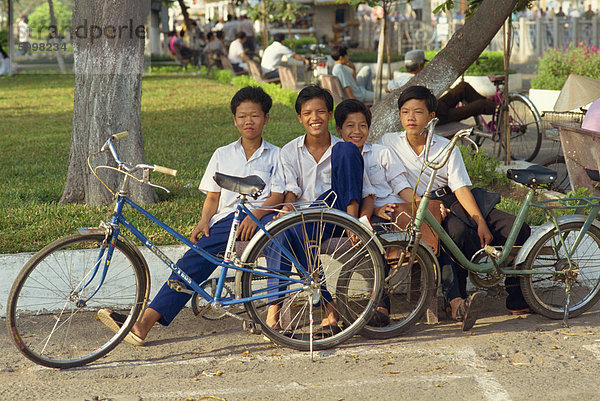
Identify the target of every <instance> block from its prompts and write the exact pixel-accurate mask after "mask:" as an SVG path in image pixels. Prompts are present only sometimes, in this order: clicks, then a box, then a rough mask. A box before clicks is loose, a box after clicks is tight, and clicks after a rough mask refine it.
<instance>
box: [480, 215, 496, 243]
mask: <svg viewBox="0 0 600 401" xmlns="http://www.w3.org/2000/svg"><path fill="white" fill-rule="evenodd" d="M477 235H478V236H479V242H480V245H481V247H482V248H483V247H484V246H486V245H489V244H490V243H491V242H492V240H493V239H494V236H493V235H492V233H491V231H490V229H489V228H488V226H487V223H486V222H485V220H483V221H481V222H477Z"/></svg>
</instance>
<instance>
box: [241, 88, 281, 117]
mask: <svg viewBox="0 0 600 401" xmlns="http://www.w3.org/2000/svg"><path fill="white" fill-rule="evenodd" d="M242 102H253V103H258V104H260V107H261V108H262V111H263V113H265V114H268V113H269V111H270V110H271V106H272V105H273V100H272V99H271V96H269V95H268V94H267V93H266V92H265V91H264V90H263V89H262V88H261V87H260V86H246V87H244V88H242V89H240V90H239V91H237V93H236V94H235V95H233V97H232V98H231V113H233V115H235V112H236V111H237V108H238V106H239V105H240V104H241V103H242Z"/></svg>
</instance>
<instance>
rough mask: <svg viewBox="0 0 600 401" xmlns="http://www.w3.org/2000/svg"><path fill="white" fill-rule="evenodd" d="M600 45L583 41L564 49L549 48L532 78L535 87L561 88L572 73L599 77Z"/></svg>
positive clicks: (532, 84) (532, 85)
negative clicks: (590, 44) (595, 45)
mask: <svg viewBox="0 0 600 401" xmlns="http://www.w3.org/2000/svg"><path fill="white" fill-rule="evenodd" d="M598 71H600V47H593V46H586V45H585V44H583V43H580V44H579V45H577V46H575V45H573V44H570V45H569V46H567V47H564V48H562V49H548V50H546V52H545V53H544V55H543V56H542V57H541V58H540V59H539V64H538V75H537V77H535V78H533V79H532V80H531V87H532V88H535V89H550V90H560V89H561V88H562V87H563V85H564V84H565V81H566V80H567V78H568V77H569V75H570V74H578V75H583V76H586V77H590V78H594V79H596V78H598Z"/></svg>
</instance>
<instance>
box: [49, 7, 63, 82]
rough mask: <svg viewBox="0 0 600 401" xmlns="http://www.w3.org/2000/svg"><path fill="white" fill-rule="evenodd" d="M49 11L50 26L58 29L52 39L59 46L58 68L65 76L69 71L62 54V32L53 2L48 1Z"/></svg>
mask: <svg viewBox="0 0 600 401" xmlns="http://www.w3.org/2000/svg"><path fill="white" fill-rule="evenodd" d="M48 10H49V13H50V25H51V26H55V27H56V33H55V35H54V38H52V42H53V43H54V44H56V45H57V46H58V49H57V50H56V61H58V68H59V69H60V72H61V73H63V74H65V73H66V72H67V69H66V68H65V59H64V57H63V55H62V53H61V52H60V51H61V48H60V32H59V30H58V24H57V23H56V16H55V15H54V3H53V1H52V0H48Z"/></svg>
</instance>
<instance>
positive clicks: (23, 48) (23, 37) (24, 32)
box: [15, 16, 31, 56]
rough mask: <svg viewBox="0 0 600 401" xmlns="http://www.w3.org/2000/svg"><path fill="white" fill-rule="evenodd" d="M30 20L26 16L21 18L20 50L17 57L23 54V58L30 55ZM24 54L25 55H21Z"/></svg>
mask: <svg viewBox="0 0 600 401" xmlns="http://www.w3.org/2000/svg"><path fill="white" fill-rule="evenodd" d="M28 22H29V19H28V18H27V17H26V16H23V17H21V20H20V21H19V26H18V28H19V49H18V50H17V54H15V56H19V55H20V54H22V55H23V56H25V55H27V54H28V53H29V46H30V44H29V37H30V36H31V28H30V27H29V25H28ZM21 52H23V53H21Z"/></svg>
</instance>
